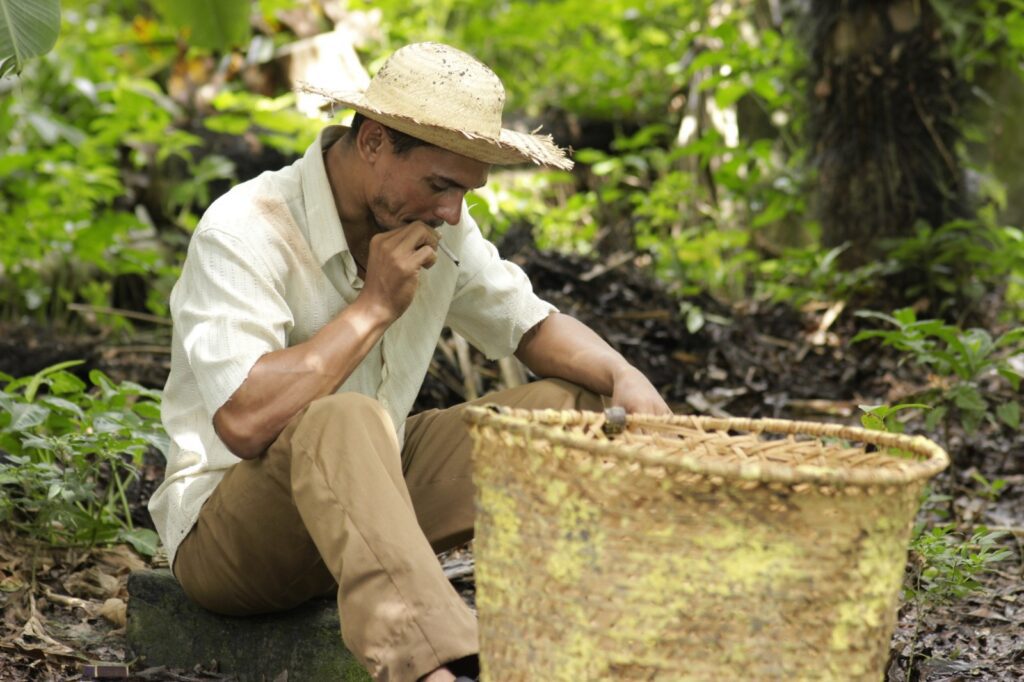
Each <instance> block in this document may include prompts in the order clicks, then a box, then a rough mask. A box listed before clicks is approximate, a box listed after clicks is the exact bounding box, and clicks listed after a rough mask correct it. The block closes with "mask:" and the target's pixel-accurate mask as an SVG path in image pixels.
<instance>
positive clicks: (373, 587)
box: [175, 381, 600, 680]
mask: <svg viewBox="0 0 1024 682" xmlns="http://www.w3.org/2000/svg"><path fill="white" fill-rule="evenodd" d="M476 402H497V403H499V404H505V405H509V406H514V407H526V408H531V407H552V408H563V409H564V408H579V409H597V408H599V407H600V400H599V399H598V398H597V397H596V396H593V394H589V393H587V392H586V391H583V390H582V389H579V388H578V387H575V386H572V385H570V384H566V383H565V382H558V381H542V382H537V383H535V384H530V385H528V386H523V387H519V388H517V389H512V390H510V391H504V392H501V393H498V394H492V395H490V396H486V397H485V398H482V399H481V400H479V401H476ZM461 408H462V406H459V407H455V408H451V409H449V410H431V411H429V412H426V413H423V414H421V415H417V416H416V417H413V418H411V419H410V420H409V422H408V423H407V439H406V445H405V448H404V450H403V452H402V453H399V451H398V443H397V440H396V437H395V433H394V428H393V426H392V424H391V422H390V418H389V417H388V416H387V413H386V412H385V411H384V410H383V409H382V408H381V407H380V405H379V404H377V403H376V402H375V401H373V400H371V399H369V398H365V397H363V396H359V395H355V394H341V395H335V396H329V397H327V398H324V399H321V400H318V401H316V402H314V403H313V404H312V405H311V406H310V407H309V408H307V409H306V410H305V411H304V412H303V413H301V414H300V415H298V416H297V417H296V418H295V419H293V420H292V421H291V423H290V424H289V425H288V427H287V428H286V429H285V431H284V432H283V433H282V434H281V436H279V437H278V439H277V440H276V441H275V443H274V444H273V445H272V446H271V448H270V449H269V450H268V452H267V453H266V454H265V455H264V456H263V457H261V458H259V459H257V460H250V461H243V462H240V463H238V464H237V465H235V466H234V467H232V468H231V470H229V472H228V473H227V475H226V476H225V478H224V479H223V480H222V481H221V483H220V484H219V485H218V487H217V490H216V491H215V492H214V494H213V496H211V498H210V499H209V500H208V501H207V504H206V505H205V506H204V508H203V511H202V513H201V514H200V518H199V522H198V523H197V525H196V527H195V528H194V529H193V531H192V533H190V535H189V536H188V538H186V540H185V542H184V543H182V545H181V547H180V548H179V551H178V556H177V560H176V564H175V572H176V574H177V575H178V577H179V579H180V580H181V582H182V585H183V586H184V587H185V589H186V591H187V592H188V593H189V594H190V596H192V597H193V599H195V600H196V601H198V602H199V603H200V604H203V605H204V606H207V608H210V609H212V610H215V611H219V612H223V613H233V614H244V613H258V612H264V611H274V610H281V609H285V608H290V607H292V606H295V605H297V604H299V603H302V602H303V601H305V600H307V599H309V598H310V597H311V596H314V595H317V594H322V593H324V592H325V591H327V590H329V589H332V588H333V587H334V586H335V584H337V586H338V605H339V611H340V615H341V622H342V629H343V633H342V634H343V637H344V639H345V642H346V644H347V645H348V647H349V648H350V649H351V650H352V651H353V653H354V654H355V655H356V656H357V657H358V658H359V659H360V661H361V662H362V663H363V664H364V665H365V666H366V667H367V669H368V670H369V671H370V672H371V674H373V675H374V677H375V678H376V679H380V680H406V679H409V680H412V679H416V678H417V677H418V676H420V675H423V674H425V673H426V672H429V671H430V670H433V669H435V668H437V667H438V666H440V665H442V664H443V663H446V662H448V661H452V660H455V659H458V658H462V657H464V656H466V655H469V654H472V653H475V652H476V650H477V639H476V623H475V620H474V619H473V618H472V614H471V613H470V612H469V610H468V609H467V608H466V607H465V605H464V604H463V603H462V601H461V599H460V598H459V597H458V595H457V594H456V593H455V591H454V590H453V589H452V588H451V586H450V584H449V583H448V581H447V580H445V579H444V575H443V572H442V571H441V569H440V567H439V566H438V563H437V561H436V559H435V557H434V550H435V549H437V550H440V549H444V548H446V547H449V546H452V545H454V544H457V543H458V542H460V541H462V540H464V539H467V538H468V537H470V535H471V534H472V523H473V489H472V481H471V478H470V443H469V438H468V432H467V430H466V427H465V425H464V423H463V422H462V419H461Z"/></svg>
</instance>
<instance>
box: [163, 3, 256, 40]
mask: <svg viewBox="0 0 1024 682" xmlns="http://www.w3.org/2000/svg"><path fill="white" fill-rule="evenodd" d="M251 4H252V3H251V2H250V0H216V2H211V0H155V2H154V5H155V6H156V8H157V10H158V11H159V12H160V13H161V14H162V15H163V16H164V18H165V19H167V21H169V22H170V23H172V24H174V25H175V26H177V27H178V28H182V29H188V30H189V31H190V33H189V38H188V42H189V44H190V45H195V46H198V47H205V48H209V49H211V50H228V49H230V48H232V47H237V46H239V45H242V44H243V43H245V42H247V41H248V40H249V12H250V9H251Z"/></svg>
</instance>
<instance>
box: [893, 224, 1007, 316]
mask: <svg viewBox="0 0 1024 682" xmlns="http://www.w3.org/2000/svg"><path fill="white" fill-rule="evenodd" d="M883 248H885V249H886V250H887V251H888V255H889V258H888V264H887V267H886V272H887V274H889V275H900V274H902V275H904V277H903V279H905V280H906V281H909V282H910V286H909V287H908V288H907V289H906V291H905V292H904V296H905V298H906V299H907V300H916V299H919V298H922V297H924V298H925V299H927V300H928V301H930V302H934V305H933V307H934V308H935V309H936V310H937V311H940V312H941V311H946V312H950V313H952V312H954V311H957V310H959V311H964V310H968V311H969V310H973V309H975V308H976V306H977V305H978V304H979V302H980V301H981V300H982V299H983V297H984V296H985V295H986V294H988V293H989V292H991V291H992V290H993V289H994V288H996V287H998V286H999V284H1000V283H1008V282H1011V281H1013V280H1016V279H1018V278H1019V276H1020V274H1021V273H1024V232H1022V231H1021V230H1020V229H1019V228H1016V227H1011V226H1001V225H998V224H996V222H995V210H994V206H992V205H989V206H987V207H986V208H984V209H982V210H981V211H979V215H978V217H977V218H975V219H971V220H954V221H951V222H949V223H947V224H945V225H940V226H937V227H933V226H931V225H928V224H926V223H923V222H922V223H919V224H918V225H917V226H916V227H915V233H914V234H913V235H912V236H909V237H906V238H904V239H899V240H890V241H889V242H887V243H884V244H883ZM908 274H909V275H910V276H909V277H907V276H906V275H908Z"/></svg>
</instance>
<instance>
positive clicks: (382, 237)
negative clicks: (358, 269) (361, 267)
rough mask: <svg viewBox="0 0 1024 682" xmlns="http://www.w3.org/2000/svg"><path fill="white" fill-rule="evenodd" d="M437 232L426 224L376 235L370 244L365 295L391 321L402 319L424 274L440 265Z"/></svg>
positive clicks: (416, 224)
mask: <svg viewBox="0 0 1024 682" xmlns="http://www.w3.org/2000/svg"><path fill="white" fill-rule="evenodd" d="M438 241H439V237H438V234H437V232H436V231H435V230H434V229H433V228H432V227H430V226H429V225H427V224H426V223H424V222H422V221H416V222H414V223H409V224H408V225H406V226H405V227H400V228H397V229H394V230H389V231H388V232H384V233H381V234H378V235H375V236H374V237H373V238H372V239H371V240H370V257H369V259H368V260H367V263H366V286H365V287H364V288H363V293H362V295H363V296H365V297H367V299H368V300H369V301H371V302H373V303H374V304H375V305H376V306H379V307H380V309H381V310H383V312H384V315H385V316H386V317H387V319H388V320H390V321H392V322H393V321H394V320H397V319H398V318H399V317H401V315H402V313H404V312H405V309H406V308H408V307H409V304H410V303H412V299H413V296H415V295H416V287H417V286H419V281H420V270H422V269H423V268H430V267H432V266H433V265H434V263H436V262H437V243H438Z"/></svg>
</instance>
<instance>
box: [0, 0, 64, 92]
mask: <svg viewBox="0 0 1024 682" xmlns="http://www.w3.org/2000/svg"><path fill="white" fill-rule="evenodd" d="M59 34H60V0H0V78H3V77H4V76H6V75H7V74H9V73H11V72H12V71H13V72H14V73H21V70H22V68H23V67H24V66H25V62H27V61H28V60H29V59H31V58H32V57H38V56H39V55H43V54H46V53H47V52H49V51H50V49H51V48H52V47H53V46H54V44H55V43H56V42H57V36H58V35H59Z"/></svg>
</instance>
